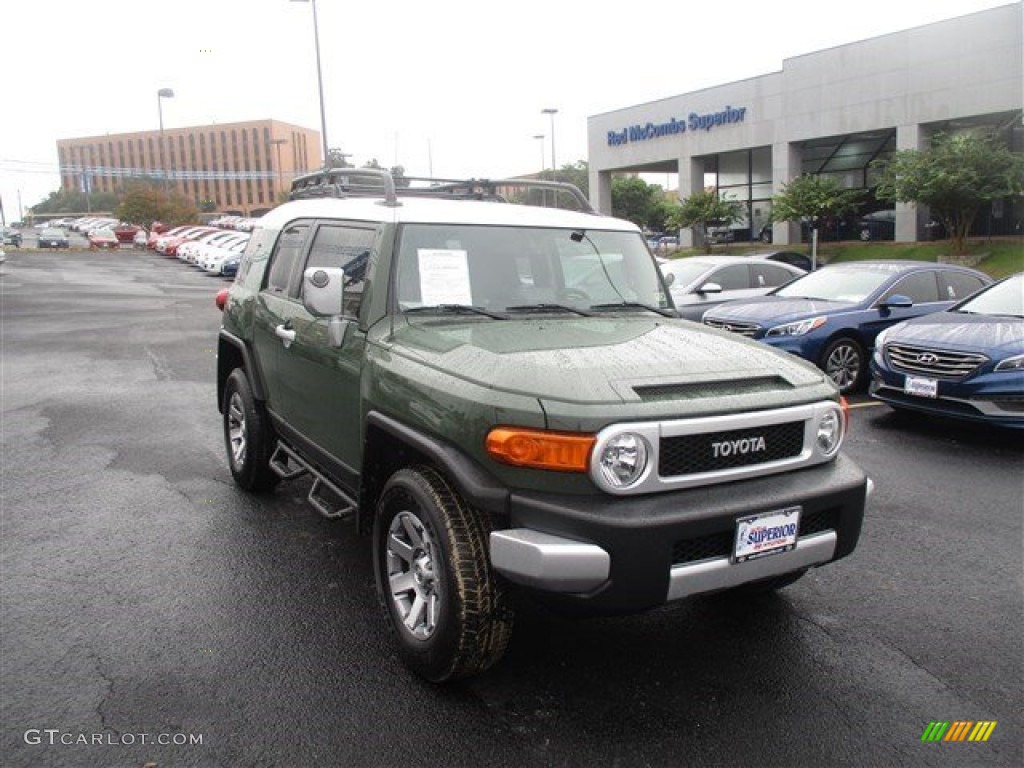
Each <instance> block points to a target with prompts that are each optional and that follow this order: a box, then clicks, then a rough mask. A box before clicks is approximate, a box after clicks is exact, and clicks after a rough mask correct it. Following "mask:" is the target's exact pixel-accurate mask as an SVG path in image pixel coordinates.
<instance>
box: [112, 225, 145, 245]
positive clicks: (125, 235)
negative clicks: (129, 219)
mask: <svg viewBox="0 0 1024 768" xmlns="http://www.w3.org/2000/svg"><path fill="white" fill-rule="evenodd" d="M141 231H142V227H137V226H135V225H134V224H118V225H117V226H116V227H114V235H115V236H116V237H117V242H119V243H129V244H131V243H134V242H135V235H137V234H138V233H139V232H141Z"/></svg>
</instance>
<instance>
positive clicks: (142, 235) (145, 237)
mask: <svg viewBox="0 0 1024 768" xmlns="http://www.w3.org/2000/svg"><path fill="white" fill-rule="evenodd" d="M148 241H149V233H148V232H147V231H146V230H144V229H140V230H139V231H138V232H136V233H135V237H134V238H133V239H132V243H133V244H134V245H135V247H136V248H145V247H146V243H147V242H148Z"/></svg>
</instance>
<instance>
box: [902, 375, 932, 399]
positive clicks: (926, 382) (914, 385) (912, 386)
mask: <svg viewBox="0 0 1024 768" xmlns="http://www.w3.org/2000/svg"><path fill="white" fill-rule="evenodd" d="M903 391H904V392H905V393H906V394H908V395H917V396H918V397H938V396H939V382H937V381H936V380H935V379H925V378H922V377H920V376H907V380H906V381H904V382H903Z"/></svg>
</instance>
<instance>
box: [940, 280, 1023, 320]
mask: <svg viewBox="0 0 1024 768" xmlns="http://www.w3.org/2000/svg"><path fill="white" fill-rule="evenodd" d="M956 311H957V312H977V313H978V314H982V315H1005V316H1008V317H1024V273H1021V274H1018V275H1014V276H1013V277H1008V278H1007V279H1006V280H1003V281H1002V282H1001V283H996V284H995V285H993V286H992V287H991V288H988V289H986V290H984V291H982V292H981V293H979V294H977V295H976V296H974V297H973V298H970V299H968V300H967V301H965V302H964V303H963V304H961V305H960V306H958V307H957V308H956Z"/></svg>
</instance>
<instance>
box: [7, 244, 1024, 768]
mask: <svg viewBox="0 0 1024 768" xmlns="http://www.w3.org/2000/svg"><path fill="white" fill-rule="evenodd" d="M223 285H224V282H223V281H222V280H220V279H219V278H212V277H208V276H206V275H203V274H201V273H198V272H196V271H194V270H193V269H191V268H189V267H187V266H185V265H183V264H181V263H180V262H178V261H177V260H175V259H166V258H163V257H161V256H158V255H154V254H153V253H151V252H150V253H146V252H138V251H131V250H122V251H118V252H113V253H103V252H101V253H89V252H71V253H63V252H62V253H51V252H30V251H22V252H17V253H14V254H12V255H11V256H10V257H9V259H8V261H7V263H6V264H4V265H3V266H2V267H0V361H2V365H0V414H2V423H0V438H2V441H0V450H2V457H0V458H2V463H0V472H2V477H0V479H2V487H0V504H2V514H0V529H2V530H0V532H2V542H0V547H2V552H0V557H2V560H0V564H2V565H0V600H2V602H0V722H2V731H0V764H2V765H3V766H5V768H8V767H14V766H26V767H27V766H114V765H116V766H143V765H145V764H147V763H151V764H155V765H157V766H159V768H167V767H168V766H311V765H332V766H334V765H336V766H407V765H417V766H424V767H430V766H515V767H516V768H524V767H525V766H594V765H600V766H627V767H628V766H682V765H686V766H705V765H708V766H711V765H714V766H733V765H735V766H763V765H770V766H815V767H817V766H823V765H829V766H865V765H872V766H897V765H910V766H919V765H920V766H1020V765H1022V764H1024V752H1022V744H1024V729H1022V727H1021V719H1022V716H1021V712H1024V694H1022V691H1024V685H1022V683H1024V669H1022V659H1024V597H1022V595H1024V578H1022V559H1024V558H1022V542H1024V514H1022V512H1024V508H1022V498H1024V496H1022V491H1024V452H1022V446H1021V440H1020V439H1019V435H1011V434H1005V433H1001V432H996V431H993V430H987V429H984V428H973V427H965V426H960V425H958V424H954V423H948V422H940V421H937V420H932V419H902V418H897V417H896V415H895V414H892V413H890V412H889V411H888V409H887V408H885V407H878V406H875V405H873V404H872V403H870V402H869V401H867V400H866V399H865V398H863V397H861V398H858V399H857V401H856V402H855V406H856V407H855V408H854V410H853V412H852V434H851V436H850V438H849V439H848V441H847V446H846V452H847V453H848V454H849V455H850V456H852V457H853V458H854V459H855V460H856V461H858V462H859V463H860V464H861V465H862V466H863V467H864V468H865V469H866V470H867V471H868V473H869V474H870V475H871V476H872V478H873V479H874V481H875V483H876V493H875V495H874V497H873V499H872V502H871V505H870V508H869V511H868V514H867V517H866V520H865V524H864V531H863V535H862V539H861V543H860V546H859V548H858V550H857V551H856V552H855V553H854V555H853V556H851V557H850V558H848V559H847V560H844V561H842V562H841V563H837V564H836V565H834V566H831V567H829V568H825V569H821V570H819V571H813V572H811V573H810V574H808V576H806V577H805V578H804V579H803V580H801V581H800V582H798V583H797V584H795V585H793V586H792V587H790V588H788V589H786V590H784V591H783V592H781V593H779V594H778V595H777V596H772V597H769V598H764V599H762V600H760V601H758V602H742V601H738V600H729V599H724V598H722V597H708V598H702V599H696V600H691V601H687V602H681V603H677V604H673V605H670V606H666V607H664V608H662V609H659V610H656V611H652V612H650V613H647V614H643V615H640V616H634V617H622V618H614V619H588V620H578V619H570V618H567V617H563V616H558V615H555V614H552V613H549V612H547V611H545V610H543V609H541V608H539V607H536V606H533V605H530V604H524V605H522V606H521V609H520V611H519V614H518V615H517V626H516V630H515V633H514V635H513V640H512V645H511V648H510V651H509V653H508V655H507V657H506V658H505V660H504V661H503V662H502V663H501V664H500V665H499V666H498V667H496V668H495V669H494V670H492V671H491V672H489V673H488V674H486V675H484V676H481V677H479V678H476V679H473V680H470V681H466V682H462V683H458V684H455V685H452V686H449V687H444V688H439V687H434V686H431V685H428V684H425V683H423V682H421V681H419V680H418V679H417V678H415V677H414V676H413V675H411V674H410V673H409V672H407V671H406V670H405V669H404V668H403V667H402V666H401V664H400V662H399V661H398V660H397V658H396V656H395V654H394V653H393V651H392V648H391V645H390V638H389V637H388V634H387V626H386V624H385V621H384V619H383V617H382V614H381V612H380V610H379V608H378V606H377V604H376V598H375V595H374V590H373V574H372V566H371V563H370V558H369V552H368V545H367V542H366V541H365V540H364V539H361V538H360V537H359V536H357V535H356V533H355V531H354V530H353V529H352V528H351V526H350V525H346V524H344V523H332V522H329V521H327V520H324V519H322V518H320V517H318V516H317V514H316V512H315V511H314V510H313V509H312V508H311V507H309V506H308V505H307V504H306V503H305V502H304V495H305V492H306V490H307V488H306V487H305V486H303V485H302V483H301V482H296V483H290V484H284V485H282V486H280V487H279V488H278V489H277V491H276V492H274V493H273V494H270V495H267V496H259V497H256V496H249V495H246V494H244V493H242V492H241V491H239V490H238V489H237V488H236V487H235V486H234V485H233V484H232V482H231V477H230V474H229V472H228V470H227V464H226V461H225V458H224V451H223V447H222V437H221V425H220V416H219V414H218V412H217V407H216V403H215V383H214V382H215V379H214V373H215V366H216V358H215V354H216V335H217V329H218V327H219V323H220V315H219V312H218V311H217V310H216V308H215V307H214V303H213V296H214V294H215V292H216V291H217V290H218V289H219V288H220V287H222V286H223ZM723 492H728V491H727V489H723ZM933 721H972V722H977V721H995V722H996V723H997V725H996V727H995V728H994V730H993V731H992V733H991V736H990V737H989V740H988V741H987V742H984V743H972V742H937V743H931V742H923V741H922V739H921V737H922V734H923V732H924V731H925V729H926V728H927V726H928V725H929V723H930V722H933ZM161 742H168V743H161ZM182 742H184V743H182Z"/></svg>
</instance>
